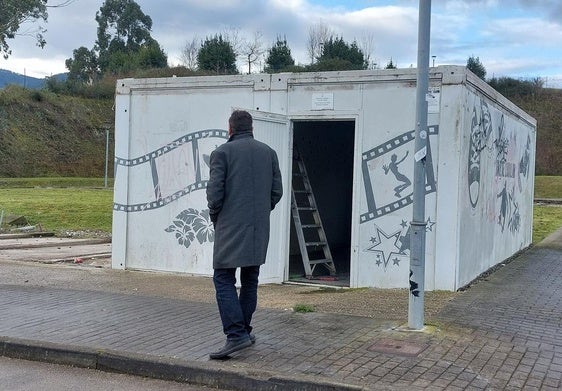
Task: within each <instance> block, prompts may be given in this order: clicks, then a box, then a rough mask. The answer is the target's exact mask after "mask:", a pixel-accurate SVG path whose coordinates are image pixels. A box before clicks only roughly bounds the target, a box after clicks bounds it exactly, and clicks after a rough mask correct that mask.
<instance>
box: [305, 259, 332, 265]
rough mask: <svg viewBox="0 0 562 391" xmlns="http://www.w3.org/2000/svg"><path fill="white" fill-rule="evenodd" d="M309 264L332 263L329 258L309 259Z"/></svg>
mask: <svg viewBox="0 0 562 391" xmlns="http://www.w3.org/2000/svg"><path fill="white" fill-rule="evenodd" d="M308 263H310V264H311V265H318V264H319V263H334V261H332V260H331V259H310V260H309V262H308Z"/></svg>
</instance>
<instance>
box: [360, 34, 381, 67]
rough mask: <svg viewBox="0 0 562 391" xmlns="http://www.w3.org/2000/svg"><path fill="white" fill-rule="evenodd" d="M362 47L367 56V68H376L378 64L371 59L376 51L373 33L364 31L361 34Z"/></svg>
mask: <svg viewBox="0 0 562 391" xmlns="http://www.w3.org/2000/svg"><path fill="white" fill-rule="evenodd" d="M360 49H361V51H362V52H363V55H364V56H365V62H366V63H367V69H376V67H377V64H376V63H375V62H374V61H373V60H372V59H371V56H372V54H373V52H374V51H375V36H374V34H373V33H363V35H362V36H361V42H360Z"/></svg>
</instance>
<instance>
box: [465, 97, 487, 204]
mask: <svg viewBox="0 0 562 391" xmlns="http://www.w3.org/2000/svg"><path fill="white" fill-rule="evenodd" d="M491 133H492V118H491V115H490V110H489V108H488V104H487V103H486V102H485V101H481V102H480V107H477V106H476V105H475V106H474V107H473V109H472V122H471V129H470V151H469V154H468V195H469V199H470V205H471V206H472V207H473V208H475V207H476V205H477V204H478V199H479V198H480V164H481V155H482V151H483V150H484V148H486V144H487V143H488V139H489V137H490V134H491Z"/></svg>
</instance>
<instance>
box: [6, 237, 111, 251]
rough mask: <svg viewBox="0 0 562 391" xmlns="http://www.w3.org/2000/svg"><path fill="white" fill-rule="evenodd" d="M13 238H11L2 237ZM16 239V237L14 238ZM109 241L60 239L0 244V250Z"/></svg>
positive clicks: (82, 244)
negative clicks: (44, 241)
mask: <svg viewBox="0 0 562 391" xmlns="http://www.w3.org/2000/svg"><path fill="white" fill-rule="evenodd" d="M4 239H13V238H4ZM16 239H17V238H16ZM107 243H111V239H109V238H103V239H61V240H60V241H58V242H50V243H25V244H22V243H18V244H2V245H0V248H1V249H2V250H19V249H22V248H23V249H27V248H44V247H61V246H76V247H77V246H90V245H95V244H107Z"/></svg>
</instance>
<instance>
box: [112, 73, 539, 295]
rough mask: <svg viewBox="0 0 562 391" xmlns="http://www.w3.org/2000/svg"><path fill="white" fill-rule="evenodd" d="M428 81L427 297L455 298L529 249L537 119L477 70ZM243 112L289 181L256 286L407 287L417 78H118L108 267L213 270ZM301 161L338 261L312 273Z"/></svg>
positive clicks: (391, 75)
mask: <svg viewBox="0 0 562 391" xmlns="http://www.w3.org/2000/svg"><path fill="white" fill-rule="evenodd" d="M429 85H430V88H429V91H428V94H427V101H428V136H427V139H428V143H427V151H426V157H425V159H426V181H425V184H426V186H425V190H426V202H425V208H426V210H425V216H426V219H427V220H426V223H427V226H426V247H425V248H426V254H425V259H426V268H425V273H426V274H425V279H426V281H425V288H426V289H427V290H457V289H459V288H461V287H462V286H464V285H466V284H468V283H469V282H470V281H471V280H473V279H474V278H476V277H477V276H478V275H479V274H481V273H482V272H484V271H486V270H487V269H489V268H490V267H492V266H494V265H496V264H498V263H500V262H502V261H504V260H505V259H506V258H509V257H510V256H512V255H513V254H515V253H517V252H518V251H520V250H522V249H524V248H526V247H528V246H529V245H530V243H531V240H532V221H533V188H534V168H535V145H536V121H535V120H534V119H533V118H532V117H530V116H529V115H528V114H526V113H525V112H523V111H522V110H521V109H519V108H518V107H516V106H515V105H514V104H513V103H511V102H510V101H509V100H507V99H506V98H505V97H503V96H502V95H500V94H499V93H497V92H496V91H495V90H493V89H492V88H491V87H490V86H489V85H487V84H486V83H485V82H484V81H482V80H480V79H479V78H478V77H476V76H475V75H474V74H472V73H471V72H470V71H468V70H467V69H466V68H465V67H460V66H439V67H435V68H431V69H430V83H429ZM234 109H245V110H248V111H249V112H250V113H251V114H252V115H253V117H254V135H255V138H256V139H258V140H261V141H264V142H266V143H267V144H268V145H270V146H271V147H272V148H273V149H275V151H276V152H277V154H278V157H279V162H280V168H281V172H282V176H283V186H284V190H285V192H284V196H283V198H282V199H281V201H280V203H279V204H278V205H277V207H276V208H275V209H274V211H273V212H272V215H271V232H270V244H269V249H268V255H267V261H266V264H265V265H264V266H263V267H262V269H261V275H260V283H282V282H285V281H299V280H302V279H303V276H305V275H308V277H309V278H310V277H312V279H311V280H307V281H322V282H323V283H334V284H340V285H345V286H349V287H377V288H406V287H408V285H409V282H408V281H409V271H410V268H409V259H410V223H411V219H412V202H413V197H412V187H413V182H414V180H413V172H414V169H413V167H414V128H415V110H416V70H415V69H391V70H373V71H346V72H323V73H299V74H292V73H281V74H252V75H234V76H212V77H172V78H158V79H124V80H119V81H118V83H117V90H116V103H115V130H116V139H115V190H114V192H115V195H114V207H113V250H112V251H113V254H112V267H114V268H118V269H137V270H159V271H169V272H182V273H189V274H195V275H212V251H213V240H214V231H213V228H212V224H211V222H210V220H209V214H208V208H207V202H206V194H205V188H206V183H207V180H208V178H209V166H208V162H209V155H210V153H211V152H212V151H213V150H214V149H215V148H216V147H217V146H218V145H220V144H222V143H224V142H226V141H227V138H228V134H227V133H228V132H227V129H228V117H229V116H230V113H231V112H232V110H234ZM298 161H301V162H303V164H304V166H305V167H306V173H307V175H306V176H307V178H308V182H309V185H310V187H311V192H312V193H313V194H314V199H315V206H314V209H316V211H317V212H318V215H319V216H320V217H321V221H322V226H323V229H322V233H323V234H324V235H325V238H326V241H327V243H328V245H329V249H330V252H331V257H332V265H333V269H332V270H330V269H329V268H327V267H324V266H326V265H324V264H320V265H317V266H319V267H317V268H316V269H314V271H313V274H312V275H310V273H307V272H306V268H305V266H304V265H305V264H306V261H303V258H306V257H305V255H304V254H303V253H302V251H301V246H300V245H299V240H300V235H299V229H300V231H301V232H302V227H299V226H298V223H296V222H295V221H294V219H293V217H292V203H291V199H292V196H293V197H294V196H295V194H292V193H293V192H292V191H291V190H292V189H294V186H295V185H294V182H293V180H292V179H293V177H294V175H293V172H294V170H295V167H296V166H297V162H298ZM301 224H303V225H304V224H305V223H303V222H302V221H301ZM309 240H311V239H309ZM301 244H302V243H301Z"/></svg>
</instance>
